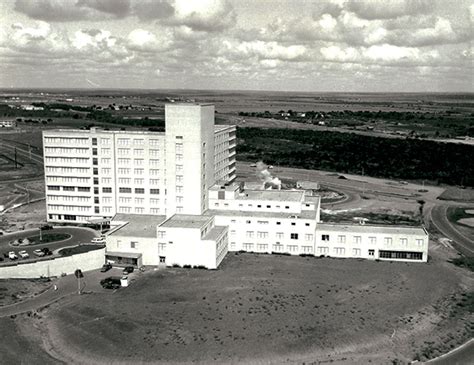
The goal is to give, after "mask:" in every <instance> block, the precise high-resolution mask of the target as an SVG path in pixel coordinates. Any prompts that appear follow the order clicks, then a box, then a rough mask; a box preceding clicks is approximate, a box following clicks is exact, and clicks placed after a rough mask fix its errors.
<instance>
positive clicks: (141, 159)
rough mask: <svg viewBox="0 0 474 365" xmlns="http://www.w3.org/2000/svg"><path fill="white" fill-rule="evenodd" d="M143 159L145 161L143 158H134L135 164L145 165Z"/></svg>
mask: <svg viewBox="0 0 474 365" xmlns="http://www.w3.org/2000/svg"><path fill="white" fill-rule="evenodd" d="M143 161H144V160H143V158H136V159H134V160H133V164H134V165H135V166H143Z"/></svg>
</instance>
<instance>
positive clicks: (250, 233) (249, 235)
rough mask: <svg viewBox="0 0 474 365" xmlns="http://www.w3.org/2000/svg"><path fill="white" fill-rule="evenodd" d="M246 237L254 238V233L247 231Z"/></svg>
mask: <svg viewBox="0 0 474 365" xmlns="http://www.w3.org/2000/svg"><path fill="white" fill-rule="evenodd" d="M245 237H247V238H253V231H247V232H246V234H245Z"/></svg>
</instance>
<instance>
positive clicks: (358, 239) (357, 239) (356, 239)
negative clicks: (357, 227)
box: [354, 236, 362, 245]
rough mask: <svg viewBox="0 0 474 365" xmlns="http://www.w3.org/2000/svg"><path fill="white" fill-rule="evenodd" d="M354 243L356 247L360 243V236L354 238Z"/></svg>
mask: <svg viewBox="0 0 474 365" xmlns="http://www.w3.org/2000/svg"><path fill="white" fill-rule="evenodd" d="M354 243H355V244H356V245H358V244H360V243H362V237H361V236H354Z"/></svg>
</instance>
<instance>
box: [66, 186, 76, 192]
mask: <svg viewBox="0 0 474 365" xmlns="http://www.w3.org/2000/svg"><path fill="white" fill-rule="evenodd" d="M75 189H76V188H75V187H74V186H63V191H74V190H75Z"/></svg>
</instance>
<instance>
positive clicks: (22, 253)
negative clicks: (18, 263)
mask: <svg viewBox="0 0 474 365" xmlns="http://www.w3.org/2000/svg"><path fill="white" fill-rule="evenodd" d="M18 255H19V256H20V257H21V258H22V259H27V258H28V257H30V255H29V254H28V252H26V251H25V250H22V251H18Z"/></svg>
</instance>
